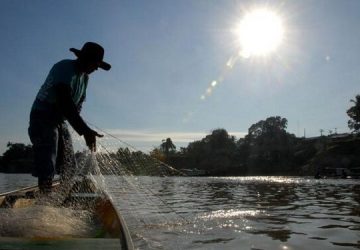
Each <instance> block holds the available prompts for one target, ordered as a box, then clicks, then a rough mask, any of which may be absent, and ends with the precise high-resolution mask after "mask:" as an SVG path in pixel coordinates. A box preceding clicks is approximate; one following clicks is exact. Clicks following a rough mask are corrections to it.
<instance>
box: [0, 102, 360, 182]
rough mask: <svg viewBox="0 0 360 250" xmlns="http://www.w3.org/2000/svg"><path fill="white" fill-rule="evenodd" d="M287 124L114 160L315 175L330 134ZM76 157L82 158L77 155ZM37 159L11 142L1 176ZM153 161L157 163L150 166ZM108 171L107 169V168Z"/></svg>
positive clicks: (356, 125) (354, 124) (266, 123)
mask: <svg viewBox="0 0 360 250" xmlns="http://www.w3.org/2000/svg"><path fill="white" fill-rule="evenodd" d="M351 102H352V103H353V106H351V107H350V108H349V109H348V110H347V111H346V113H347V115H348V116H349V118H350V119H349V120H348V127H349V128H350V129H351V130H352V132H353V133H354V134H358V133H359V132H360V95H357V96H356V98H355V99H353V100H351ZM287 124H288V121H287V119H286V118H283V117H280V116H271V117H268V118H266V119H264V120H260V121H258V122H256V123H254V124H252V125H251V126H250V127H249V128H248V133H247V135H246V136H245V137H244V138H240V139H238V140H237V139H236V138H235V137H234V136H231V135H229V134H228V132H227V131H226V129H224V128H218V129H214V130H213V131H211V133H210V134H208V135H206V136H205V137H204V138H202V139H201V140H198V141H194V142H191V143H189V144H188V146H187V147H182V148H180V149H179V150H177V149H176V146H175V145H174V143H173V142H172V140H171V138H166V139H164V140H163V141H162V143H161V144H160V145H159V146H158V147H156V148H154V149H153V150H152V151H151V152H150V153H149V154H144V153H142V152H140V151H138V152H131V151H130V150H129V149H127V148H119V149H118V151H117V152H115V153H112V155H111V157H112V158H114V159H117V160H118V161H119V164H122V165H124V166H128V169H127V171H129V172H131V173H134V174H149V175H159V174H160V175H161V174H162V173H160V172H161V171H163V170H164V169H166V168H165V167H164V165H163V164H168V165H170V166H173V167H174V168H176V169H178V170H180V171H181V170H182V169H190V170H191V169H192V170H195V169H198V170H201V171H202V172H203V173H205V174H206V175H271V174H273V175H279V174H286V175H303V174H312V173H311V170H309V169H306V168H304V166H307V165H309V164H311V161H312V159H314V158H316V156H317V155H319V154H320V153H321V151H324V149H326V148H327V147H329V145H330V144H331V143H332V142H331V141H330V142H329V140H326V137H325V136H320V137H318V138H317V139H316V140H308V139H306V138H297V137H296V136H295V135H294V134H291V133H288V132H287V131H286V129H287ZM76 155H77V156H79V155H81V154H80V153H79V152H78V153H77V154H76ZM32 158H33V152H32V147H31V145H25V144H23V143H12V142H9V143H8V144H7V150H6V151H5V153H4V154H3V156H1V157H0V172H12V173H19V172H26V173H28V172H31V168H32ZM149 159H156V161H151V164H150V160H149ZM317 160H318V158H317ZM139 162H140V163H141V164H139ZM100 165H101V164H100ZM103 168H104V169H105V170H106V166H103ZM159 169H160V170H161V171H160V172H159ZM165 174H168V173H165V172H164V175H165Z"/></svg>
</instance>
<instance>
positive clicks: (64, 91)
mask: <svg viewBox="0 0 360 250" xmlns="http://www.w3.org/2000/svg"><path fill="white" fill-rule="evenodd" d="M56 88H57V89H56V93H57V109H58V110H59V111H60V112H61V113H62V114H63V115H64V116H65V118H66V119H67V120H68V121H69V123H70V124H71V126H72V127H73V128H74V129H75V131H76V132H77V133H78V134H79V135H84V134H85V133H86V132H87V131H89V130H91V129H90V128H89V127H88V125H87V124H86V123H85V122H84V120H83V119H82V118H81V116H80V114H79V112H78V108H77V107H76V105H75V103H74V101H73V100H72V98H71V89H70V86H69V85H68V84H65V83H59V84H57V85H56Z"/></svg>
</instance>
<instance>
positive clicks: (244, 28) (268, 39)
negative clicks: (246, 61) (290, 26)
mask: <svg viewBox="0 0 360 250" xmlns="http://www.w3.org/2000/svg"><path fill="white" fill-rule="evenodd" d="M234 32H235V34H236V36H237V40H238V43H239V46H240V54H241V55H242V56H244V57H249V56H266V55H268V54H270V53H272V52H274V51H275V50H276V49H277V48H278V47H279V45H280V44H281V43H282V41H283V38H284V27H283V23H282V20H281V17H280V16H279V15H278V14H277V13H276V12H274V11H271V10H269V9H256V10H253V11H251V12H248V13H247V14H245V16H244V17H243V19H242V20H241V21H240V22H239V24H238V25H236V28H235V29H234Z"/></svg>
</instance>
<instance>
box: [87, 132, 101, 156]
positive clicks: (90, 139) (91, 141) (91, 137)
mask: <svg viewBox="0 0 360 250" xmlns="http://www.w3.org/2000/svg"><path fill="white" fill-rule="evenodd" d="M96 137H103V135H100V134H98V132H96V131H94V130H91V129H90V130H89V131H87V132H86V133H85V134H84V138H85V142H86V145H87V146H88V147H89V149H90V150H91V151H92V152H96Z"/></svg>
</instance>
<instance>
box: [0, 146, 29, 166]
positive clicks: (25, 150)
mask: <svg viewBox="0 0 360 250" xmlns="http://www.w3.org/2000/svg"><path fill="white" fill-rule="evenodd" d="M6 146H7V148H8V149H7V150H6V151H5V152H4V154H3V156H2V157H1V169H0V171H1V172H8V173H28V172H30V171H31V169H32V167H33V151H32V146H31V145H25V144H23V143H12V142H8V144H7V145H6Z"/></svg>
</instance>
